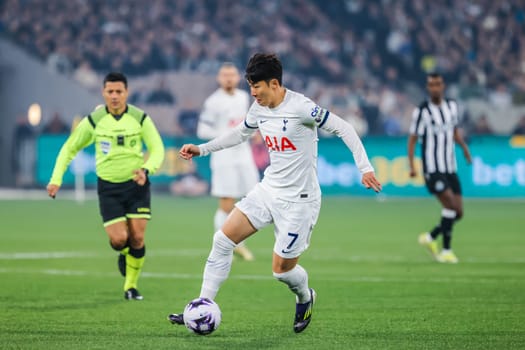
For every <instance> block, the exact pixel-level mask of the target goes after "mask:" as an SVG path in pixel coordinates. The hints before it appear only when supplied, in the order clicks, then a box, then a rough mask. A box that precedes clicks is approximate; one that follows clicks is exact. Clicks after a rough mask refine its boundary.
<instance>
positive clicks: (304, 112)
mask: <svg viewBox="0 0 525 350" xmlns="http://www.w3.org/2000/svg"><path fill="white" fill-rule="evenodd" d="M298 107H299V115H300V116H301V121H302V123H303V124H305V125H315V126H317V127H319V128H321V127H322V126H323V125H324V124H325V123H326V121H327V120H328V118H329V117H330V111H328V109H326V108H323V107H321V106H319V105H317V104H315V103H314V102H313V101H312V100H310V99H309V98H307V97H304V99H303V101H302V102H300V103H299V106H298Z"/></svg>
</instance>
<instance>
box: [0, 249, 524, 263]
mask: <svg viewBox="0 0 525 350" xmlns="http://www.w3.org/2000/svg"><path fill="white" fill-rule="evenodd" d="M208 253H209V250H207V249H174V250H168V249H161V250H153V251H148V256H149V257H199V256H200V257H203V259H204V258H205V257H206V256H207V255H208ZM256 253H258V254H259V255H265V253H267V251H266V250H264V251H263V250H262V249H260V250H258V251H256ZM320 253H321V252H320V251H316V252H315V253H313V252H312V254H308V255H307V256H308V259H311V260H314V261H332V262H350V263H411V264H418V263H426V262H431V260H430V258H427V257H420V258H407V257H405V256H394V255H343V254H339V253H336V252H333V253H329V252H326V251H325V252H324V254H323V255H321V254H320ZM112 254H115V253H113V252H110V251H107V252H104V253H96V252H80V251H76V252H75V251H69V252H14V253H0V260H52V259H84V258H100V259H102V258H103V259H106V258H109V257H112V256H113V255H112ZM460 263H468V264H525V258H520V257H516V258H507V259H491V258H486V257H483V258H479V257H465V258H461V262H460Z"/></svg>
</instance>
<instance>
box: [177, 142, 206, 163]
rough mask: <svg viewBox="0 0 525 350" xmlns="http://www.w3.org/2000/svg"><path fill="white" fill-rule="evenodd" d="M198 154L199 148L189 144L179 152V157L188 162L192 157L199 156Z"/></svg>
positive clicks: (199, 152)
mask: <svg viewBox="0 0 525 350" xmlns="http://www.w3.org/2000/svg"><path fill="white" fill-rule="evenodd" d="M200 154H201V151H200V149H199V147H198V146H195V145H193V144H191V143H189V144H185V145H183V146H182V147H181V149H180V151H179V155H180V156H181V158H184V159H186V160H190V159H191V158H193V156H199V155H200Z"/></svg>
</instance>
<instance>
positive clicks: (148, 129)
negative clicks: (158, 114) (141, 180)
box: [141, 116, 164, 174]
mask: <svg viewBox="0 0 525 350" xmlns="http://www.w3.org/2000/svg"><path fill="white" fill-rule="evenodd" d="M141 136H142V139H143V140H144V143H145V144H146V148H147V149H148V152H149V158H148V160H147V161H146V163H144V165H143V166H142V167H143V168H144V169H147V170H148V172H149V173H150V174H155V172H156V171H157V170H158V169H159V168H160V166H161V165H162V162H163V161H164V143H163V142H162V138H161V137H160V134H159V132H158V130H157V128H156V127H155V124H154V123H153V120H152V119H151V118H150V117H149V116H147V117H146V119H144V123H143V124H142V135H141Z"/></svg>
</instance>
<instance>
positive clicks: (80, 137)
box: [49, 117, 95, 186]
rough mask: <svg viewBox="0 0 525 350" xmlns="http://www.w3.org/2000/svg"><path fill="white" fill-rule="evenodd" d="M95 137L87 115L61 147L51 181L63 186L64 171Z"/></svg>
mask: <svg viewBox="0 0 525 350" xmlns="http://www.w3.org/2000/svg"><path fill="white" fill-rule="evenodd" d="M94 139H95V134H94V129H93V126H92V125H91V124H90V122H89V120H88V118H87V117H85V118H83V119H82V120H81V121H80V123H79V124H78V125H77V127H76V128H75V130H73V132H72V133H71V135H70V136H69V137H68V139H67V140H66V142H65V143H64V145H63V146H62V148H61V149H60V152H59V153H58V156H57V159H56V161H55V167H54V169H53V173H52V175H51V180H49V183H50V184H53V185H58V186H61V185H62V178H63V177H64V173H65V172H66V170H67V167H68V166H69V164H70V163H71V161H72V160H73V158H75V156H76V155H77V153H78V152H79V151H80V150H81V149H83V148H85V147H87V146H89V145H90V144H92V143H93V141H94Z"/></svg>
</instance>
